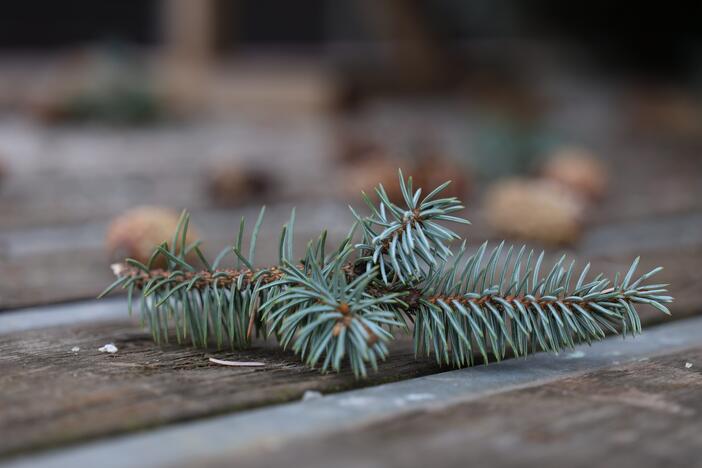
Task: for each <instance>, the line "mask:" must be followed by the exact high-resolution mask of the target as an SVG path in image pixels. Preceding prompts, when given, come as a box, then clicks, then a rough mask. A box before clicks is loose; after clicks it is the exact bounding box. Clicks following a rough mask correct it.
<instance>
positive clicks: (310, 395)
mask: <svg viewBox="0 0 702 468" xmlns="http://www.w3.org/2000/svg"><path fill="white" fill-rule="evenodd" d="M322 396H323V395H322V394H321V393H320V392H318V391H316V390H305V393H304V394H303V395H302V401H309V400H316V399H317V398H322Z"/></svg>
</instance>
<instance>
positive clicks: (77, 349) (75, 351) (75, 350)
mask: <svg viewBox="0 0 702 468" xmlns="http://www.w3.org/2000/svg"><path fill="white" fill-rule="evenodd" d="M78 351H80V346H74V347H72V348H71V352H74V353H77V352H78Z"/></svg>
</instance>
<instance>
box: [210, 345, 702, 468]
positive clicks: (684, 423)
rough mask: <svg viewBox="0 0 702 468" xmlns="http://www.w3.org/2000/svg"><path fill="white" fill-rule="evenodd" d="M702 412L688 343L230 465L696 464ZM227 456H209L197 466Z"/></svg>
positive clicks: (699, 378) (701, 372)
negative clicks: (657, 354) (637, 359)
mask: <svg viewBox="0 0 702 468" xmlns="http://www.w3.org/2000/svg"><path fill="white" fill-rule="evenodd" d="M685 363H692V364H693V367H691V368H686V367H685ZM701 413H702V348H696V349H691V350H687V351H684V352H680V353H676V354H672V355H667V356H663V357H657V358H652V359H650V360H649V359H644V360H642V361H640V362H635V363H633V364H627V365H622V366H615V367H611V368H607V369H604V370H600V371H595V372H591V373H588V374H585V375H582V376H578V377H572V378H565V379H563V380H559V381H556V382H553V383H549V384H545V385H541V386H537V387H531V388H527V389H522V390H515V391H509V392H506V393H501V394H495V395H490V396H488V397H484V398H481V399H479V400H476V401H472V402H468V403H463V404H460V403H459V404H451V405H447V406H445V407H444V408H439V409H431V410H426V411H418V412H415V413H413V414H409V415H405V416H399V417H396V418H394V419H391V420H389V421H384V422H381V423H376V424H373V425H370V426H364V427H357V428H354V429H352V430H347V431H343V432H339V433H335V434H331V435H328V436H325V437H320V438H317V439H314V440H306V441H300V440H297V441H294V442H290V443H286V444H283V445H271V446H269V447H267V448H265V449H261V450H257V451H254V452H253V453H250V454H247V456H245V457H238V458H237V460H236V465H237V466H239V467H264V466H282V465H284V464H286V463H287V462H289V461H290V460H295V464H296V465H297V466H306V467H311V468H313V467H320V468H321V467H328V466H335V467H344V468H346V467H348V468H350V467H367V466H384V467H426V466H442V467H465V466H468V465H469V466H494V467H500V468H502V467H539V468H542V467H561V466H569V467H583V468H589V467H593V466H618V467H632V468H634V467H636V468H648V467H659V466H667V467H697V466H702V459H701V458H700V447H702V419H700V414H701ZM231 463H232V460H226V459H217V458H216V456H215V457H212V459H210V460H209V461H207V460H201V461H200V462H199V466H209V467H216V466H230V464H231Z"/></svg>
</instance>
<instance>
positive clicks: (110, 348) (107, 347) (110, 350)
mask: <svg viewBox="0 0 702 468" xmlns="http://www.w3.org/2000/svg"><path fill="white" fill-rule="evenodd" d="M98 351H100V352H101V353H110V354H114V353H116V352H117V346H115V345H114V344H113V343H107V344H106V345H105V346H103V347H102V348H99V349H98Z"/></svg>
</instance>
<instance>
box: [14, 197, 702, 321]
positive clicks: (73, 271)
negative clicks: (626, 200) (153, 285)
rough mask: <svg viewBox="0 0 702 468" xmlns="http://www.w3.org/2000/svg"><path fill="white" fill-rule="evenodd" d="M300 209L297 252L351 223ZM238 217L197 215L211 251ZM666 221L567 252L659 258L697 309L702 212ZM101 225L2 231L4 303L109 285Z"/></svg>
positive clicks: (264, 240) (72, 296) (609, 229)
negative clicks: (8, 249) (12, 250)
mask: <svg viewBox="0 0 702 468" xmlns="http://www.w3.org/2000/svg"><path fill="white" fill-rule="evenodd" d="M290 208H291V207H290V206H289V205H284V206H278V207H273V208H272V209H271V210H269V211H270V212H271V215H270V216H269V218H268V219H267V221H266V223H265V226H264V227H266V230H265V232H262V237H261V240H260V242H259V245H260V246H261V249H260V256H259V260H260V262H261V264H262V265H265V264H269V262H274V261H275V253H276V252H277V236H278V227H279V226H281V225H282V224H283V223H284V222H286V221H287V219H288V216H289V209H290ZM242 212H244V211H243V210H242V211H239V212H238V213H242ZM245 212H246V213H247V214H248V216H247V218H248V219H251V218H252V217H253V213H254V212H253V210H247V211H245ZM298 213H299V215H298V216H299V218H300V221H301V223H300V224H302V225H304V226H305V227H304V228H300V229H299V230H298V232H297V234H296V241H297V247H296V248H297V251H298V252H301V251H302V250H303V249H304V245H305V243H306V242H307V240H308V239H309V238H312V237H314V236H316V235H317V234H318V232H320V231H319V230H317V229H320V230H321V229H322V224H328V225H329V226H330V227H332V230H331V232H330V242H332V243H333V242H336V241H338V240H339V239H341V238H342V237H343V236H344V235H345V234H346V232H347V231H346V226H347V225H348V224H350V222H351V221H350V219H348V218H347V217H348V216H349V215H348V213H347V211H346V210H345V209H344V208H342V207H340V206H339V205H338V204H335V203H329V204H324V205H319V206H317V207H314V206H309V205H307V206H303V207H302V209H300V210H299V211H298ZM236 219H238V218H237V217H236V216H234V215H230V214H229V213H228V212H219V211H217V212H209V213H208V212H205V213H201V214H200V215H199V216H196V217H195V223H196V225H198V226H203V229H201V231H202V233H203V237H204V238H205V239H207V242H206V243H205V246H206V248H207V250H208V251H209V252H211V253H212V252H215V254H216V252H217V251H219V250H220V249H221V248H222V247H223V246H224V245H226V244H227V243H228V242H231V238H233V236H234V234H233V232H234V230H235V225H236ZM667 222H668V223H669V224H670V225H671V226H672V227H671V228H670V229H662V228H661V226H660V225H659V224H657V223H656V222H654V221H653V220H643V221H637V222H632V223H629V224H622V225H614V226H611V225H606V226H600V227H596V228H593V229H592V230H591V231H590V232H588V233H587V235H586V237H585V239H584V240H583V242H582V243H581V245H580V247H579V248H577V249H575V250H572V251H567V252H566V253H568V254H569V255H573V256H575V258H578V259H579V260H580V261H581V262H582V261H584V260H591V261H592V262H593V270H592V271H595V270H597V271H603V272H605V273H608V274H613V273H615V272H617V271H619V272H623V271H626V270H627V269H628V268H629V265H630V262H631V261H632V260H633V258H634V257H636V256H637V255H641V256H642V264H641V267H640V268H641V271H643V270H644V269H645V268H649V269H651V268H653V267H655V266H658V265H662V266H664V267H665V269H664V271H663V272H662V273H661V274H660V275H659V279H660V281H661V282H668V283H671V291H672V293H673V295H674V296H675V297H676V299H677V301H678V302H677V304H676V306H675V308H676V311H677V313H684V314H688V313H692V312H693V311H694V310H695V308H696V307H697V306H698V305H699V304H700V299H699V296H698V295H697V294H696V292H695V287H696V285H698V284H699V283H700V281H701V280H702V271H700V269H699V268H698V267H697V265H699V263H700V261H701V260H702V237H700V236H699V235H698V234H697V233H699V232H702V214H697V213H694V214H690V215H681V216H677V217H671V218H669V219H668V220H667ZM471 228H472V226H471ZM94 229H95V230H97V231H98V232H96V233H94V234H85V233H84V234H83V236H82V237H78V240H77V241H73V242H70V241H69V240H66V242H65V245H64V246H63V247H61V246H60V241H61V239H66V237H67V236H70V235H72V234H71V233H74V234H75V235H76V236H79V234H78V233H75V232H74V231H70V230H65V232H61V233H60V235H57V236H51V235H50V234H47V235H45V236H44V237H45V238H43V239H38V240H34V241H32V242H34V243H35V244H41V245H38V246H36V247H31V243H32V242H29V241H28V239H30V238H32V239H34V238H35V237H38V236H34V237H32V236H30V235H29V233H27V234H25V235H24V236H22V235H19V234H18V235H14V236H12V237H11V236H10V235H8V234H6V235H5V236H3V235H2V234H0V240H2V239H3V237H5V239H7V243H8V244H10V245H13V246H14V245H16V246H18V248H21V249H23V252H21V253H18V254H16V255H9V256H8V257H7V258H6V259H5V260H3V261H0V277H2V278H5V281H3V282H1V283H0V310H2V309H9V308H14V307H26V306H32V305H38V304H47V303H52V302H63V301H67V300H76V299H87V298H93V297H95V296H97V294H99V292H100V291H101V290H102V289H103V288H104V287H105V286H106V285H108V284H110V282H111V281H112V275H111V272H110V270H109V264H110V260H109V258H108V256H107V254H106V253H105V252H104V251H103V250H102V248H101V246H100V242H101V239H102V236H100V235H98V234H102V231H101V230H100V226H95V227H94ZM102 229H104V227H103V228H102ZM474 231H475V229H471V231H470V232H471V234H470V238H471V239H472V238H475V237H476V236H478V238H479V236H480V233H478V234H475V233H474ZM483 234H486V233H483ZM81 243H83V244H84V245H83V246H81ZM473 247H477V244H475V245H473ZM560 255H561V253H560V252H559V251H558V249H552V250H550V251H549V256H548V258H547V261H551V260H554V259H557V257H558V256H560Z"/></svg>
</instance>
